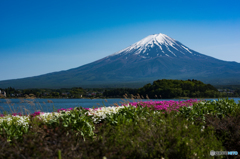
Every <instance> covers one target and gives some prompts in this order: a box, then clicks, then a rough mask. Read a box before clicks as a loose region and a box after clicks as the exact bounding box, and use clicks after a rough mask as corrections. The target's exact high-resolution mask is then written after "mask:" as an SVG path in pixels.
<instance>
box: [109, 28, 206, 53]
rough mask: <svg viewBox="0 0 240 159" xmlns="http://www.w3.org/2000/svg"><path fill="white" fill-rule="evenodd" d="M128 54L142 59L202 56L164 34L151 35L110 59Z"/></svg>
mask: <svg viewBox="0 0 240 159" xmlns="http://www.w3.org/2000/svg"><path fill="white" fill-rule="evenodd" d="M193 52H194V53H193ZM127 54H132V55H139V56H141V57H142V58H152V57H157V56H167V57H180V56H201V55H200V54H198V53H197V52H195V51H193V50H191V49H190V48H188V47H187V46H185V45H183V44H181V43H180V42H178V41H176V40H175V39H173V38H171V37H169V36H167V35H165V34H162V33H159V34H153V35H149V36H147V37H146V38H144V39H142V40H140V41H138V42H136V43H134V44H133V45H131V46H129V47H127V48H125V49H123V50H121V51H118V52H116V53H114V54H112V55H110V56H108V57H111V56H116V55H121V56H122V55H127Z"/></svg>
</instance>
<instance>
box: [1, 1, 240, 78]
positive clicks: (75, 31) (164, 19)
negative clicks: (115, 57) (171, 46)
mask: <svg viewBox="0 0 240 159" xmlns="http://www.w3.org/2000/svg"><path fill="white" fill-rule="evenodd" d="M239 7H240V1H239V0H228V1H226V0H224V1H223V0H201V1H199V0H171V1H166V0H165V1H162V0H154V1H153V0H136V1H135V0H101V1H99V0H87V1H80V0H68V1H61V0H51V1H49V0H48V1H47V0H34V1H29V0H21V1H19V0H15V1H13V0H1V1H0V61H1V65H0V80H7V79H17V78H24V77H30V76H36V75H41V74H45V73H50V72H55V71H61V70H67V69H70V68H75V67H79V66H81V65H84V64H87V63H90V62H93V61H95V60H98V59H100V58H103V57H105V56H108V55H110V54H113V53H114V52H117V51H119V50H121V49H124V48H125V47H128V46H129V45H131V44H133V43H135V42H137V41H139V40H141V39H143V38H144V37H146V36H148V35H150V34H157V33H163V34H166V35H168V36H170V37H172V38H174V39H176V40H178V41H180V42H182V43H183V44H184V45H186V46H188V47H189V48H191V49H193V50H195V51H198V52H200V53H203V54H205V55H209V56H212V57H215V58H218V59H221V60H226V61H236V62H239V63H240V9H239Z"/></svg>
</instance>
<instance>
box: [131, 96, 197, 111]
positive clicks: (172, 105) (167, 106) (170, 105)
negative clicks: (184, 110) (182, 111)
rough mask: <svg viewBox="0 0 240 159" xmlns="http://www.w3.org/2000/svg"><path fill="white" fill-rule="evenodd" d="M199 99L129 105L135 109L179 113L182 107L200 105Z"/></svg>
mask: <svg viewBox="0 0 240 159" xmlns="http://www.w3.org/2000/svg"><path fill="white" fill-rule="evenodd" d="M198 102H200V101H198V100H197V99H190V100H187V101H173V100H170V101H152V100H151V101H145V102H131V103H129V105H132V106H134V107H138V106H142V107H149V108H151V107H154V109H155V110H165V111H178V109H179V108H180V107H189V106H192V105H193V104H194V103H198Z"/></svg>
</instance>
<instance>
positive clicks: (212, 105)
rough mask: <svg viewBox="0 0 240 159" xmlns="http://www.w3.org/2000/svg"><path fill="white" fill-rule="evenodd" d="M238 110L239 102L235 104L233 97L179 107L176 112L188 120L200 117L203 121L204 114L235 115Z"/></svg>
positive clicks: (217, 115) (239, 107)
mask: <svg viewBox="0 0 240 159" xmlns="http://www.w3.org/2000/svg"><path fill="white" fill-rule="evenodd" d="M239 110H240V103H239V104H236V103H235V101H234V100H233V99H228V98H226V99H218V101H215V100H213V101H203V102H199V103H197V104H194V105H193V106H192V107H181V108H180V109H179V112H178V114H179V115H180V116H183V117H185V118H186V119H188V120H190V121H194V120H196V119H197V118H201V119H202V120H203V121H205V115H207V114H210V115H212V116H216V117H218V118H220V119H221V118H224V117H225V116H230V115H236V113H237V112H239Z"/></svg>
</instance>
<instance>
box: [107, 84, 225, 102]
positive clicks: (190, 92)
mask: <svg viewBox="0 0 240 159" xmlns="http://www.w3.org/2000/svg"><path fill="white" fill-rule="evenodd" d="M103 95H104V96H106V97H123V96H124V95H127V96H128V97H131V95H134V96H136V95H138V96H140V97H142V98H150V99H156V98H157V99H159V98H163V99H168V98H178V97H190V98H195V97H197V98H207V97H209V98H217V97H221V96H222V94H221V93H220V92H218V90H217V89H216V88H215V87H214V86H212V85H210V84H204V83H203V82H201V81H198V80H194V79H192V80H185V81H183V80H167V79H162V80H157V81H154V82H153V83H152V84H151V83H148V84H146V85H145V86H143V87H142V88H139V89H130V88H128V89H126V88H118V89H112V90H106V91H105V92H104V93H103Z"/></svg>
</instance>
